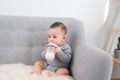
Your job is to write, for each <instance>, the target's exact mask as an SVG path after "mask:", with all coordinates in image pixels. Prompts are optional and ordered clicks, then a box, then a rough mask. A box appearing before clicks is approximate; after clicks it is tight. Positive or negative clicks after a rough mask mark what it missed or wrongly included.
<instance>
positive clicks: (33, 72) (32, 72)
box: [30, 71, 41, 74]
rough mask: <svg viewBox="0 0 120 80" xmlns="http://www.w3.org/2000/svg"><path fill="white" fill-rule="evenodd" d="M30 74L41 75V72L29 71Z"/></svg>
mask: <svg viewBox="0 0 120 80" xmlns="http://www.w3.org/2000/svg"><path fill="white" fill-rule="evenodd" d="M30 74H41V72H40V71H39V72H38V71H37V72H35V71H31V72H30Z"/></svg>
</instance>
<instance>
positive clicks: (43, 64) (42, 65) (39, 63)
mask: <svg viewBox="0 0 120 80" xmlns="http://www.w3.org/2000/svg"><path fill="white" fill-rule="evenodd" d="M34 65H35V66H41V67H44V66H45V63H44V62H43V61H37V62H35V64H34Z"/></svg>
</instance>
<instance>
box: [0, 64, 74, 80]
mask: <svg viewBox="0 0 120 80" xmlns="http://www.w3.org/2000/svg"><path fill="white" fill-rule="evenodd" d="M32 67H33V66H31V65H24V64H22V63H19V64H1V65H0V80H74V79H73V78H72V77H71V76H65V75H64V76H54V75H53V76H47V75H46V73H47V71H45V70H44V71H42V74H41V75H37V74H30V72H31V70H32Z"/></svg>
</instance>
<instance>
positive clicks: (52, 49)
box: [45, 43, 56, 61]
mask: <svg viewBox="0 0 120 80" xmlns="http://www.w3.org/2000/svg"><path fill="white" fill-rule="evenodd" d="M55 48H56V44H53V43H49V44H48V48H47V51H46V55H45V59H46V60H48V61H52V60H53V59H54V57H55Z"/></svg>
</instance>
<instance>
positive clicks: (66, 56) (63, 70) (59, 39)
mask: <svg viewBox="0 0 120 80" xmlns="http://www.w3.org/2000/svg"><path fill="white" fill-rule="evenodd" d="M66 33H67V28H66V26H65V25H64V24H63V23H61V22H55V23H53V24H52V25H51V26H50V27H49V30H48V44H49V43H53V44H55V45H56V47H55V58H54V59H53V60H52V61H48V60H46V59H45V55H46V50H47V48H48V44H46V46H45V50H44V51H43V52H42V57H43V59H45V61H37V62H35V64H34V68H33V71H32V72H31V73H37V74H40V73H41V72H42V70H43V69H46V70H48V71H49V72H48V76H51V72H54V73H55V75H68V74H69V70H68V66H69V62H70V60H71V57H72V53H71V48H70V46H69V45H68V44H67V43H66V42H65V40H66V38H67V35H66Z"/></svg>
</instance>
